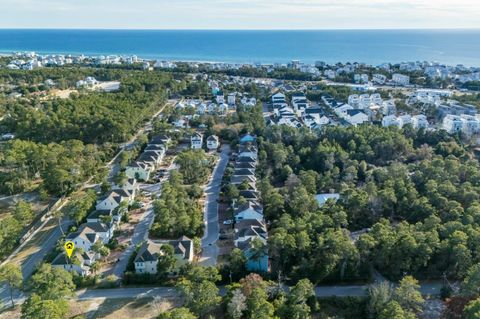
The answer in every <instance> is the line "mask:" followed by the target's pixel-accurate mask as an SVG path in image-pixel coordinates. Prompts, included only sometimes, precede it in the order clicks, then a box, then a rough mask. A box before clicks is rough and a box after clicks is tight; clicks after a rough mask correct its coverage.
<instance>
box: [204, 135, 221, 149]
mask: <svg viewBox="0 0 480 319" xmlns="http://www.w3.org/2000/svg"><path fill="white" fill-rule="evenodd" d="M219 147H220V140H219V138H218V136H216V135H210V136H209V137H207V148H208V149H209V150H210V151H213V150H216V149H218V148H219Z"/></svg>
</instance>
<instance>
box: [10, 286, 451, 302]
mask: <svg viewBox="0 0 480 319" xmlns="http://www.w3.org/2000/svg"><path fill="white" fill-rule="evenodd" d="M367 287H368V286H367V285H350V286H317V287H315V294H316V295H317V297H332V296H337V297H361V296H366V293H367ZM441 287H442V284H441V282H434V283H424V284H422V285H421V287H420V291H421V292H422V294H423V295H439V294H440V289H441ZM219 289H220V295H225V293H226V289H225V288H224V287H219ZM287 289H288V288H287ZM156 296H160V297H165V298H166V297H178V296H179V295H178V292H177V291H176V290H175V288H173V287H141V288H114V289H83V290H79V291H77V299H78V300H89V299H98V298H107V299H120V298H146V297H152V298H153V297H156ZM24 300H25V297H24V296H23V295H18V294H17V295H16V296H15V304H19V303H21V302H23V301H24ZM4 302H5V303H4V304H6V305H9V302H10V300H9V299H5V300H4Z"/></svg>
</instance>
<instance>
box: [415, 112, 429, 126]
mask: <svg viewBox="0 0 480 319" xmlns="http://www.w3.org/2000/svg"><path fill="white" fill-rule="evenodd" d="M412 125H413V127H414V128H428V120H427V117H426V116H425V115H423V114H420V115H415V116H412Z"/></svg>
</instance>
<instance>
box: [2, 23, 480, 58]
mask: <svg viewBox="0 0 480 319" xmlns="http://www.w3.org/2000/svg"><path fill="white" fill-rule="evenodd" d="M16 51H35V52H37V53H41V54H47V53H48V54H77V55H78V54H85V55H134V54H135V55H137V56H139V57H141V58H148V59H164V60H177V61H210V62H232V63H257V62H259V63H276V62H278V63H286V62H289V61H291V60H300V61H302V62H305V63H313V62H315V61H325V62H328V63H336V62H364V63H368V64H374V65H377V64H380V63H384V62H393V63H395V62H402V61H437V62H440V63H445V64H449V65H456V64H464V65H467V66H480V30H477V29H475V30H473V29H472V30H312V31H306V30H305V31H304V30H301V31H300V30H299V31H292V30H278V31H246V30H245V31H240V30H238V31H230V30H229V31H227V30H70V29H69V30H67V29H65V30H45V29H38V30H37V29H35V30H31V29H0V52H1V53H11V52H16Z"/></svg>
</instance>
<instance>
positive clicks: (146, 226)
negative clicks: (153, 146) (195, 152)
mask: <svg viewBox="0 0 480 319" xmlns="http://www.w3.org/2000/svg"><path fill="white" fill-rule="evenodd" d="M176 168H177V166H176V164H175V163H172V164H171V165H170V166H169V167H168V168H167V175H166V176H170V171H171V170H173V169H176ZM155 185H157V186H156V191H155V193H156V194H155V195H157V196H158V195H159V194H160V193H161V189H162V187H161V183H159V184H155ZM154 217H155V214H154V212H153V206H152V202H149V203H148V204H147V206H146V207H145V212H144V213H143V215H142V217H141V218H140V222H139V223H138V224H137V225H136V226H135V229H134V233H133V236H132V239H131V243H130V246H128V248H127V249H125V251H124V252H123V253H122V254H121V255H120V257H119V258H120V261H119V262H118V263H116V264H115V267H114V268H113V270H112V272H111V274H114V275H115V276H117V277H119V278H121V277H123V273H124V272H125V270H126V268H127V265H128V260H129V259H130V256H131V255H132V254H133V252H134V251H135V247H136V246H137V245H138V244H140V243H141V242H143V241H144V240H147V239H148V231H149V230H150V228H151V227H152V224H153V220H154Z"/></svg>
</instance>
